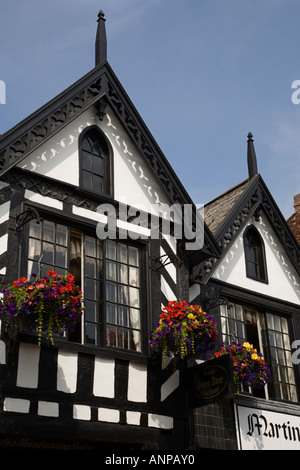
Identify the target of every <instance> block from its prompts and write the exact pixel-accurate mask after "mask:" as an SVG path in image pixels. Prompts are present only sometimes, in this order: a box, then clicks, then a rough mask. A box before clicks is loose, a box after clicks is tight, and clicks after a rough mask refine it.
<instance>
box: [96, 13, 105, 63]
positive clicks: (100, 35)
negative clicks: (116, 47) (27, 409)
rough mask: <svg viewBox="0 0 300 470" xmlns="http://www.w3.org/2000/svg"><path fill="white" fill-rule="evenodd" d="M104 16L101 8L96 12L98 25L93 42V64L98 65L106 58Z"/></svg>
mask: <svg viewBox="0 0 300 470" xmlns="http://www.w3.org/2000/svg"><path fill="white" fill-rule="evenodd" d="M105 21H106V20H105V18H104V13H103V11H102V10H100V11H99V13H98V20H97V22H98V27H97V34H96V43H95V65H96V66H97V65H100V64H101V63H102V62H105V61H106V60H107V40H106V29H105Z"/></svg>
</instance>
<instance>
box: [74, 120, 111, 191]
mask: <svg viewBox="0 0 300 470" xmlns="http://www.w3.org/2000/svg"><path fill="white" fill-rule="evenodd" d="M110 154H111V152H110V149H109V146H108V143H107V140H106V138H105V136H104V134H103V133H102V132H101V131H100V129H99V128H98V127H96V126H92V127H89V128H87V129H86V130H85V131H83V132H82V134H81V136H80V141H79V155H80V182H79V185H80V187H81V188H82V189H85V190H87V191H90V192H92V193H96V194H104V195H106V196H111V195H112V194H111V193H112V189H111V187H112V182H111V161H110V160H111V159H110Z"/></svg>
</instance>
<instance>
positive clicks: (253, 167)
mask: <svg viewBox="0 0 300 470" xmlns="http://www.w3.org/2000/svg"><path fill="white" fill-rule="evenodd" d="M247 162H248V174H249V179H250V180H251V179H252V178H253V177H254V176H255V175H257V174H258V170H257V160H256V154H255V149H254V143H253V135H252V133H251V132H249V134H248V148H247Z"/></svg>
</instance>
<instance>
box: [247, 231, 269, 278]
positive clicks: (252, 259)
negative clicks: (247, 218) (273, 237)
mask: <svg viewBox="0 0 300 470" xmlns="http://www.w3.org/2000/svg"><path fill="white" fill-rule="evenodd" d="M244 250H245V261H246V275H247V277H250V278H252V279H256V280H257V281H263V282H267V281H268V278H267V265H266V257H265V247H264V242H263V239H262V237H261V235H260V233H259V232H258V230H257V229H256V228H255V227H254V226H253V225H251V226H250V227H248V228H247V229H246V231H245V233H244Z"/></svg>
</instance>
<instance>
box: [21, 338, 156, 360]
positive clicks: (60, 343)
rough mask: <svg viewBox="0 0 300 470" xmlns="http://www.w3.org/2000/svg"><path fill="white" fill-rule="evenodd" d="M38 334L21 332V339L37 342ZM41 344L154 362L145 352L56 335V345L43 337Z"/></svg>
mask: <svg viewBox="0 0 300 470" xmlns="http://www.w3.org/2000/svg"><path fill="white" fill-rule="evenodd" d="M37 340H38V338H37V335H35V334H33V333H32V334H30V333H21V334H20V341H22V342H24V343H32V344H37ZM41 346H43V347H48V348H54V349H68V350H71V351H77V352H80V353H83V354H92V355H94V356H101V357H112V358H115V359H123V360H125V361H132V362H138V363H141V364H151V363H152V362H153V360H152V358H151V357H150V356H146V355H145V354H143V353H139V352H135V351H129V350H128V349H118V348H105V347H102V346H94V345H92V344H80V343H72V342H69V341H67V340H65V339H60V338H55V337H54V346H52V345H51V343H49V341H48V340H46V338H42V341H41Z"/></svg>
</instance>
